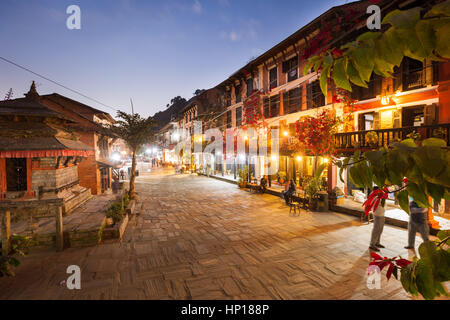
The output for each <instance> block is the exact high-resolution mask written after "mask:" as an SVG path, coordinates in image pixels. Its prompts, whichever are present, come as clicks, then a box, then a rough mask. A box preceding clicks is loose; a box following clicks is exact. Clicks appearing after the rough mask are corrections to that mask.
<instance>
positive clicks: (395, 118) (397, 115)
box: [392, 110, 402, 128]
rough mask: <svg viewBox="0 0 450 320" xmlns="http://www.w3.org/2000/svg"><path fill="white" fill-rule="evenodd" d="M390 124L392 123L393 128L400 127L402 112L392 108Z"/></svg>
mask: <svg viewBox="0 0 450 320" xmlns="http://www.w3.org/2000/svg"><path fill="white" fill-rule="evenodd" d="M392 124H393V128H401V127H402V113H401V111H400V110H394V111H393V112H392Z"/></svg>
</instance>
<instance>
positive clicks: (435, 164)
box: [412, 146, 448, 178]
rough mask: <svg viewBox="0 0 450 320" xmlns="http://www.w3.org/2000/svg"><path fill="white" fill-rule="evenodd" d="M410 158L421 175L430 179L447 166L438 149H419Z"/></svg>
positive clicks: (428, 147)
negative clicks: (414, 161)
mask: <svg viewBox="0 0 450 320" xmlns="http://www.w3.org/2000/svg"><path fill="white" fill-rule="evenodd" d="M412 156H413V158H414V160H416V163H417V165H418V166H419V169H420V170H421V171H422V173H423V174H425V175H427V176H428V177H430V178H434V177H436V176H438V175H439V174H440V173H442V171H443V170H444V169H445V167H446V166H447V165H448V163H447V162H446V161H445V160H444V158H443V154H442V151H441V148H439V147H430V146H424V147H419V148H417V149H416V150H415V151H414V153H413V154H412Z"/></svg>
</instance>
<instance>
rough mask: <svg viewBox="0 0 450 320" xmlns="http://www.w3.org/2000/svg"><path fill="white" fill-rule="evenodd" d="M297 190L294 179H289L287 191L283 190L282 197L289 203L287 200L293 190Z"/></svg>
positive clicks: (292, 193)
mask: <svg viewBox="0 0 450 320" xmlns="http://www.w3.org/2000/svg"><path fill="white" fill-rule="evenodd" d="M296 190H297V186H296V185H295V182H294V180H292V179H291V180H289V189H288V190H287V191H283V197H284V200H285V201H286V204H289V200H290V199H291V197H292V196H293V195H294V193H295V191H296Z"/></svg>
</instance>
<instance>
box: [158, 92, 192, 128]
mask: <svg viewBox="0 0 450 320" xmlns="http://www.w3.org/2000/svg"><path fill="white" fill-rule="evenodd" d="M170 103H171V105H169V107H168V108H167V109H166V110H164V111H159V112H157V113H155V115H154V116H153V118H154V119H155V120H156V121H158V127H157V129H158V130H159V129H161V128H162V127H164V126H165V125H166V124H168V123H169V122H170V120H171V119H172V117H176V116H177V115H178V113H179V112H180V111H181V110H182V109H183V108H184V107H185V106H186V105H187V103H188V101H187V100H186V99H184V98H182V97H180V96H178V97H175V98H173V99H172V100H171V101H170Z"/></svg>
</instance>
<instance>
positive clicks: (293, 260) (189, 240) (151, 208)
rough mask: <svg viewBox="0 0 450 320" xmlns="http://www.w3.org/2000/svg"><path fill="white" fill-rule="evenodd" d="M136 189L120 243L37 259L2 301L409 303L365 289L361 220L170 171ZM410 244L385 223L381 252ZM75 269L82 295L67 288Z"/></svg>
mask: <svg viewBox="0 0 450 320" xmlns="http://www.w3.org/2000/svg"><path fill="white" fill-rule="evenodd" d="M136 190H137V192H138V199H139V203H138V205H137V215H135V216H133V218H132V219H131V221H130V222H129V226H128V229H127V231H126V232H125V235H124V238H123V241H122V242H120V243H119V242H115V243H103V244H101V245H98V246H96V247H88V248H70V249H67V250H64V251H63V252H59V253H56V252H35V253H31V254H30V255H29V256H28V257H26V258H24V259H23V261H22V264H21V265H20V266H19V267H18V268H17V270H16V271H17V272H16V274H17V276H16V277H15V278H3V279H0V299H410V298H411V297H409V296H408V295H407V294H406V293H405V292H404V291H403V289H402V287H401V284H400V283H399V282H398V281H396V280H393V279H391V280H390V281H389V282H387V281H386V279H385V278H384V277H382V282H381V286H382V289H381V290H370V289H368V288H367V287H366V268H367V266H368V263H369V261H370V257H369V251H368V244H369V238H370V232H371V228H372V225H367V224H361V223H360V222H359V219H357V218H355V217H351V216H348V215H343V214H338V213H333V212H325V213H324V212H322V213H318V212H313V213H310V212H308V213H307V212H305V211H301V214H300V215H299V216H292V215H289V209H288V207H286V206H285V204H284V203H283V200H282V199H278V198H276V197H274V196H271V195H260V194H257V195H255V194H251V193H250V192H248V191H243V190H240V189H239V188H238V187H237V186H235V185H232V184H229V183H226V182H221V181H217V180H215V179H210V178H207V177H202V176H196V175H187V174H184V175H175V174H173V172H171V171H169V170H167V169H164V170H161V169H159V170H155V171H154V172H151V173H143V174H141V176H139V177H138V178H137V185H136ZM406 241H407V232H406V230H404V229H401V228H397V227H392V226H386V227H385V230H384V233H383V235H382V243H383V244H384V245H385V246H386V249H383V250H382V254H383V255H386V256H395V255H401V256H402V257H409V258H411V256H410V255H411V253H410V252H408V251H407V250H406V249H404V248H403V246H404V245H406ZM420 243H421V240H420V239H419V238H417V241H416V245H417V246H418V245H419V244H420ZM71 264H76V265H79V266H80V267H81V270H82V280H81V286H82V288H81V290H68V289H66V288H65V287H62V286H61V285H60V283H61V281H62V280H65V279H66V277H67V276H68V275H66V274H65V270H66V268H67V266H68V265H71Z"/></svg>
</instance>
